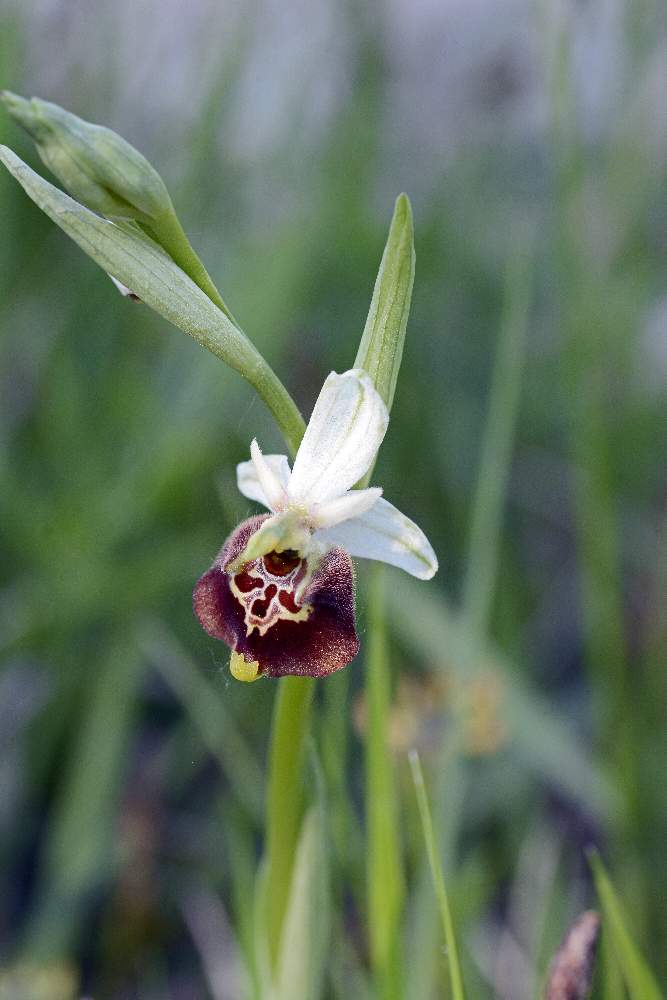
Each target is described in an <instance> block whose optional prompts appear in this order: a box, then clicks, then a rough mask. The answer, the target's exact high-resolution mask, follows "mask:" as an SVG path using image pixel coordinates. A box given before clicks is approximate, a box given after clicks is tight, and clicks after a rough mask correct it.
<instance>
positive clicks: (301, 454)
mask: <svg viewBox="0 0 667 1000" xmlns="http://www.w3.org/2000/svg"><path fill="white" fill-rule="evenodd" d="M388 422H389V414H388V413H387V407H386V406H385V405H384V402H383V401H382V397H381V396H380V395H379V393H378V392H377V391H376V389H375V388H374V386H373V383H372V381H371V379H370V378H369V376H368V375H367V374H366V373H365V372H364V371H362V370H361V369H352V370H351V371H348V372H344V373H343V374H342V375H337V374H336V373H335V372H331V374H330V375H329V377H328V378H327V380H326V381H325V383H324V385H323V386H322V391H321V392H320V394H319V396H318V399H317V402H316V403H315V408H314V409H313V413H312V416H311V418H310V422H309V424H308V427H307V428H306V433H305V434H304V437H303V441H302V442H301V446H300V448H299V451H298V453H297V456H296V459H295V461H294V468H293V469H292V476H291V478H290V482H289V487H288V492H289V497H290V500H291V501H294V502H296V503H300V504H304V505H305V506H307V507H309V508H312V507H313V506H314V505H316V504H320V503H323V502H324V501H326V500H330V499H332V498H334V497H339V496H341V495H342V494H343V493H346V492H347V491H348V490H349V489H351V488H352V486H354V484H355V483H356V482H358V481H359V480H360V479H361V477H362V476H363V475H364V473H365V472H367V470H368V468H369V467H370V465H371V462H372V461H373V459H374V458H375V455H376V453H377V450H378V448H379V447H380V444H381V443H382V439H383V438H384V435H385V433H386V430H387V424H388Z"/></svg>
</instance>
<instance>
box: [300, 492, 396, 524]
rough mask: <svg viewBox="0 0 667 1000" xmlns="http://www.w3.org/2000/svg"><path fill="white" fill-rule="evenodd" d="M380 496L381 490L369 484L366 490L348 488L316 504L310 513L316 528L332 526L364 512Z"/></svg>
mask: <svg viewBox="0 0 667 1000" xmlns="http://www.w3.org/2000/svg"><path fill="white" fill-rule="evenodd" d="M381 496H382V490H381V489H378V487H377V486H371V487H370V489H367V490H350V491H349V493H344V494H343V496H342V497H336V498H335V499H334V500H327V501H326V502H325V503H322V504H318V505H317V507H315V508H313V510H312V513H311V518H312V522H313V524H314V525H315V527H316V528H332V527H333V526H334V525H335V524H340V522H341V521H347V520H349V518H351V517H358V516H359V515H360V514H364V513H365V512H366V511H367V510H370V508H371V507H372V506H373V504H374V503H375V502H376V500H378V499H379V497H381Z"/></svg>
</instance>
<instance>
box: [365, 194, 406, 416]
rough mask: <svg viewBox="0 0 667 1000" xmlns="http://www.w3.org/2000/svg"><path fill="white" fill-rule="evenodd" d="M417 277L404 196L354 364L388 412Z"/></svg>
mask: <svg viewBox="0 0 667 1000" xmlns="http://www.w3.org/2000/svg"><path fill="white" fill-rule="evenodd" d="M414 276H415V251H414V242H413V226H412V208H411V206H410V199H409V198H408V196H407V195H406V194H400V195H399V196H398V198H397V199H396V203H395V205H394V213H393V216H392V220H391V225H390V226H389V233H388V235H387V243H386V245H385V248H384V253H383V254H382V260H381V262H380V268H379V270H378V275H377V279H376V281H375V288H374V289H373V298H372V300H371V305H370V309H369V312H368V318H367V319H366V325H365V327H364V332H363V335H362V338H361V342H360V344H359V350H358V352H357V357H356V361H355V364H354V367H355V368H363V369H364V371H366V372H368V374H369V375H370V377H371V379H372V380H373V384H374V386H375V388H376V389H377V391H378V392H379V393H380V396H381V397H382V399H383V400H384V402H385V403H386V406H387V409H388V410H391V404H392V402H393V399H394V391H395V389H396V380H397V378H398V372H399V369H400V366H401V359H402V357H403V343H404V341H405V331H406V327H407V323H408V314H409V312H410V302H411V299H412V285H413V282H414Z"/></svg>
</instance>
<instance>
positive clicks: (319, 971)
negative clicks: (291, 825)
mask: <svg viewBox="0 0 667 1000" xmlns="http://www.w3.org/2000/svg"><path fill="white" fill-rule="evenodd" d="M329 922H330V915H329V892H328V881H327V852H326V825H325V822H324V810H323V808H322V804H321V803H319V804H316V805H314V806H312V807H311V809H310V810H309V812H308V813H307V814H306V817H305V819H304V821H303V825H302V827H301V835H300V837H299V842H298V845H297V849H296V855H295V862H294V872H293V875H292V885H291V887H290V896H289V902H288V906H287V912H286V914H285V923H284V926H283V932H282V941H281V947H280V957H279V960H278V968H277V970H276V971H277V974H276V979H277V984H276V990H275V1000H310V998H311V997H319V996H321V995H322V981H323V978H324V969H325V966H326V956H327V945H328V935H329ZM272 1000H273V998H272Z"/></svg>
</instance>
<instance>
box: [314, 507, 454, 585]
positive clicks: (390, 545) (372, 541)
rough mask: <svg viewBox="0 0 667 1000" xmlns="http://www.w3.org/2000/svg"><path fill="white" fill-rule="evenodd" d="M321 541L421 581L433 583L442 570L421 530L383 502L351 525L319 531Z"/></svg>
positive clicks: (347, 523) (349, 523)
mask: <svg viewBox="0 0 667 1000" xmlns="http://www.w3.org/2000/svg"><path fill="white" fill-rule="evenodd" d="M317 537H318V538H319V539H321V540H322V541H325V542H327V543H328V544H329V545H340V546H341V548H344V549H347V551H348V552H349V553H350V555H351V556H357V557H358V558H360V559H377V560H379V562H386V563H390V564H391V565H392V566H399V567H400V568H401V569H404V570H405V571H406V572H407V573H411V574H412V576H417V577H419V578H420V580H430V579H431V577H432V576H433V575H434V574H435V572H436V570H437V569H438V560H437V559H436V556H435V552H434V551H433V549H432V548H431V545H430V543H429V541H428V539H427V537H426V535H425V534H424V532H423V531H422V530H421V528H418V527H417V525H416V524H415V523H414V521H411V520H410V519H409V518H408V517H406V516H405V515H404V514H401V512H400V510H397V509H396V507H393V506H392V505H391V504H390V503H387V501H386V500H383V499H380V500H376V501H375V503H374V504H373V506H372V507H371V508H370V510H368V511H366V513H365V514H360V515H359V517H355V518H353V519H352V520H351V521H343V523H342V524H338V525H336V526H335V527H333V528H327V529H326V530H325V531H318V532H317Z"/></svg>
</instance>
